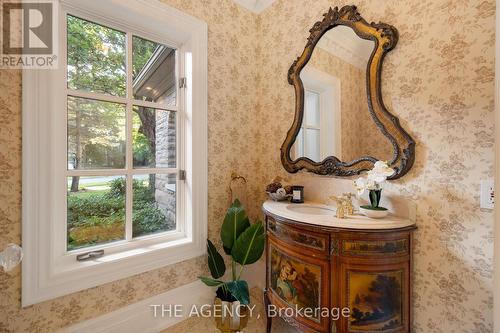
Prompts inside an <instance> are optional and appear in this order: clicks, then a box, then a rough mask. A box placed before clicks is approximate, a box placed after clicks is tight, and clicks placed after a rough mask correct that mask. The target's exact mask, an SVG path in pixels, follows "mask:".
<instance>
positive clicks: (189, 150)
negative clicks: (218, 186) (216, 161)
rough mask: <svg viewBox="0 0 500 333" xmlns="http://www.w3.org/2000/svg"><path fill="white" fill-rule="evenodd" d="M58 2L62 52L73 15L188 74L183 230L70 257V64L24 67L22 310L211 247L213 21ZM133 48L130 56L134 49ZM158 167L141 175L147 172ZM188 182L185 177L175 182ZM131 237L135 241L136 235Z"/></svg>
mask: <svg viewBox="0 0 500 333" xmlns="http://www.w3.org/2000/svg"><path fill="white" fill-rule="evenodd" d="M57 4H58V6H60V8H59V18H58V19H59V22H60V24H59V29H60V32H59V36H60V38H59V43H60V46H62V47H60V49H61V50H62V51H61V56H62V55H63V54H64V53H65V49H66V48H65V43H66V41H65V39H64V38H65V31H66V14H68V13H69V14H72V15H75V16H77V17H81V18H83V19H88V20H89V21H92V22H96V23H99V24H102V25H105V26H108V27H110V28H115V29H118V30H121V31H126V32H129V31H131V32H133V33H135V34H137V35H138V36H140V37H143V38H148V39H150V40H153V41H156V42H160V43H163V44H166V45H168V46H172V47H175V48H176V49H177V50H178V54H179V55H180V63H181V66H180V67H181V69H180V71H181V73H179V74H181V75H182V76H183V77H186V78H187V88H185V89H180V90H178V99H179V103H178V117H177V121H178V122H179V125H178V128H179V131H178V135H179V136H182V137H181V138H179V139H178V141H177V142H178V143H182V145H183V146H182V145H181V147H179V148H178V149H179V154H178V155H177V156H179V159H178V161H177V166H176V168H175V169H169V170H167V171H171V172H174V173H178V172H179V170H180V169H181V168H182V169H184V170H185V171H186V177H185V180H184V181H183V182H184V184H183V186H178V188H179V190H178V191H177V198H178V205H177V210H178V211H179V212H178V215H177V219H178V222H179V223H178V225H179V227H178V228H177V230H176V231H174V232H166V233H160V234H157V235H151V236H146V237H139V238H134V239H131V237H130V236H129V237H128V239H127V240H126V241H119V242H113V243H110V244H104V245H99V246H95V247H92V248H85V249H81V250H78V251H71V252H67V251H66V232H65V230H66V229H65V225H66V191H67V183H66V180H65V175H64V173H65V170H66V168H67V163H66V161H67V153H66V139H65V138H66V107H65V103H66V102H65V96H66V90H65V89H66V80H65V77H66V68H65V67H64V65H62V63H65V61H61V62H60V63H61V66H60V67H59V68H58V69H56V70H24V71H23V208H22V209H23V235H22V237H23V248H24V251H25V257H24V260H23V274H22V305H23V306H28V305H31V304H35V303H39V302H41V301H45V300H48V299H52V298H55V297H58V296H62V295H66V294H69V293H73V292H76V291H80V290H84V289H87V288H91V287H95V286H98V285H101V284H104V283H108V282H111V281H114V280H118V279H122V278H126V277H128V276H132V275H135V274H139V273H142V272H146V271H149V270H153V269H157V268H160V267H163V266H166V265H170V264H174V263H177V262H180V261H183V260H186V259H189V258H193V257H197V256H200V255H203V254H204V253H205V251H206V249H205V246H206V237H207V25H206V23H205V22H203V21H201V20H199V19H196V18H194V17H192V16H190V15H187V14H185V13H183V12H181V11H179V10H177V9H174V8H172V7H170V6H168V5H165V4H162V3H160V2H157V1H146V0H121V1H114V0H100V1H81V0H60V1H58V2H57ZM127 48H128V51H129V52H130V49H131V46H130V44H129V45H128V46H127ZM128 56H131V54H130V53H128ZM64 57H65V55H64ZM127 64H130V60H127ZM127 67H128V68H129V66H127ZM183 69H186V72H185V73H182V71H183ZM82 94H84V93H82ZM90 95H91V94H89V97H90ZM134 104H136V105H139V104H140V103H134ZM169 108H170V107H169ZM61 110H62V113H61ZM181 111H182V112H181ZM61 115H62V116H61ZM130 115H131V112H127V117H130ZM129 124H130V122H129ZM128 126H130V125H128ZM127 135H128V136H129V135H130V134H127ZM128 139H130V138H128ZM129 154H130V152H129ZM128 157H129V158H130V156H128ZM151 171H152V170H151V169H143V170H141V172H142V173H143V174H148V173H150V172H151ZM106 172H109V171H104V172H101V171H99V172H91V171H89V174H90V175H94V174H98V175H104V174H105V173H106ZM121 172H122V173H121V174H125V172H123V171H121ZM84 173H85V172H84ZM61 174H63V175H64V176H61ZM181 181H182V180H179V179H178V180H177V183H178V184H179V182H181ZM129 185H130V186H131V184H129ZM129 193H130V192H129ZM127 200H130V198H127ZM129 213H130V212H129ZM61 221H63V224H64V226H63V225H61ZM129 228H130V226H129ZM127 234H128V235H130V230H129V231H128V233H127ZM61 244H62V245H61ZM100 248H105V255H104V256H103V257H101V258H98V259H95V260H91V261H84V262H79V261H77V260H76V255H77V254H78V253H82V252H88V251H89V250H91V249H100Z"/></svg>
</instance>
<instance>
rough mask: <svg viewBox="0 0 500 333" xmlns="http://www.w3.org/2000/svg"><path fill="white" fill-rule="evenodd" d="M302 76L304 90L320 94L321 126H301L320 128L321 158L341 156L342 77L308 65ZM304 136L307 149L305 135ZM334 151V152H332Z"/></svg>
mask: <svg viewBox="0 0 500 333" xmlns="http://www.w3.org/2000/svg"><path fill="white" fill-rule="evenodd" d="M300 78H301V79H302V82H303V84H304V90H309V91H311V92H314V93H316V94H319V113H320V120H319V125H320V126H319V127H317V126H307V125H304V124H302V127H301V128H312V129H319V131H320V155H321V156H320V159H324V158H326V157H328V156H337V157H339V158H340V157H341V156H342V112H341V82H340V79H338V78H337V77H335V76H333V75H331V74H328V73H326V72H323V71H321V70H319V69H317V68H314V67H312V66H306V67H305V68H304V69H303V71H302V72H301V73H300ZM304 107H305V105H304ZM332 130H333V131H334V135H333V138H332V137H330V136H329V135H328V134H329V133H330V132H331V131H332ZM303 133H304V132H303ZM303 136H304V141H303V142H304V150H305V144H306V143H305V135H303ZM332 139H333V140H332ZM332 151H333V154H332V153H331V152H332ZM296 154H298V147H297V148H296ZM297 157H300V156H297Z"/></svg>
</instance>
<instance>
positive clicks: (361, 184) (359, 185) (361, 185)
mask: <svg viewBox="0 0 500 333" xmlns="http://www.w3.org/2000/svg"><path fill="white" fill-rule="evenodd" d="M354 186H355V187H356V191H357V192H358V195H361V194H363V193H364V192H365V190H366V179H365V178H363V177H359V178H358V179H356V180H355V181H354Z"/></svg>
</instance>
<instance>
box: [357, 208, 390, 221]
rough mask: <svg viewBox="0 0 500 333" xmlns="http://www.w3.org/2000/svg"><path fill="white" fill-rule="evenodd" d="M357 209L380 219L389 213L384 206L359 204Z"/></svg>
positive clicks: (370, 216) (368, 215)
mask: <svg viewBox="0 0 500 333" xmlns="http://www.w3.org/2000/svg"><path fill="white" fill-rule="evenodd" d="M359 211H360V212H361V214H363V215H365V216H367V217H369V218H371V219H381V218H384V217H386V216H387V215H389V210H388V209H387V208H385V207H375V208H374V207H372V206H361V207H359Z"/></svg>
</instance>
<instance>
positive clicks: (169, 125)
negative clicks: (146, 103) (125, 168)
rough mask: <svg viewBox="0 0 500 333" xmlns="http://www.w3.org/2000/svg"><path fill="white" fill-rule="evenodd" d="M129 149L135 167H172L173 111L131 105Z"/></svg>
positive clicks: (173, 160) (173, 161)
mask: <svg viewBox="0 0 500 333" xmlns="http://www.w3.org/2000/svg"><path fill="white" fill-rule="evenodd" d="M133 110H134V113H133V119H132V123H133V132H132V137H133V153H134V167H135V168H155V167H156V168H175V166H176V162H175V160H176V154H177V146H176V119H175V117H176V113H175V112H172V111H165V110H159V109H152V108H145V107H142V106H134V108H133Z"/></svg>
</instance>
